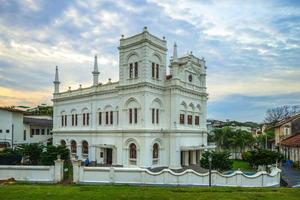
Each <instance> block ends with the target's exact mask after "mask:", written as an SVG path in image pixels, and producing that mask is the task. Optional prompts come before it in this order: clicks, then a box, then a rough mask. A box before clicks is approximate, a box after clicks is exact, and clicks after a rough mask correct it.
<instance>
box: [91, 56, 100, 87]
mask: <svg viewBox="0 0 300 200" xmlns="http://www.w3.org/2000/svg"><path fill="white" fill-rule="evenodd" d="M92 74H93V78H94V80H93V86H96V85H98V77H99V74H100V73H99V71H98V62H97V55H95V62H94V71H93V72H92Z"/></svg>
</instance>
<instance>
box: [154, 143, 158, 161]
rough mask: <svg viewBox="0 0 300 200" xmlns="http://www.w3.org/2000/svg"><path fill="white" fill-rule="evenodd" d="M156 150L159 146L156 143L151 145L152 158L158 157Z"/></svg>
mask: <svg viewBox="0 0 300 200" xmlns="http://www.w3.org/2000/svg"><path fill="white" fill-rule="evenodd" d="M158 151H159V146H158V144H157V143H155V144H154V145H153V152H152V158H153V159H157V158H158Z"/></svg>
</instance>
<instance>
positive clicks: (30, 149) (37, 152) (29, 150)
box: [18, 143, 43, 165]
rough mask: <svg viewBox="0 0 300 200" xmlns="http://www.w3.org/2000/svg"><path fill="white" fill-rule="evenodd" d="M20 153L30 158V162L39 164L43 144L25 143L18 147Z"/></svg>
mask: <svg viewBox="0 0 300 200" xmlns="http://www.w3.org/2000/svg"><path fill="white" fill-rule="evenodd" d="M18 150H19V151H20V153H21V154H22V155H23V156H24V157H25V158H27V159H28V160H29V164H31V165H37V164H39V161H40V159H41V154H42V152H43V145H41V144H37V143H36V144H23V145H21V146H19V147H18Z"/></svg>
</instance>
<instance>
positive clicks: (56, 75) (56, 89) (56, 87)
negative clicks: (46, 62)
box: [53, 66, 60, 94]
mask: <svg viewBox="0 0 300 200" xmlns="http://www.w3.org/2000/svg"><path fill="white" fill-rule="evenodd" d="M53 83H54V94H56V93H59V84H60V82H59V79H58V67H57V66H56V67H55V80H54V81H53Z"/></svg>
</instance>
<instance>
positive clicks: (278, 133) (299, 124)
mask: <svg viewBox="0 0 300 200" xmlns="http://www.w3.org/2000/svg"><path fill="white" fill-rule="evenodd" d="M274 130H275V146H279V144H280V142H281V141H282V140H284V139H285V138H287V137H290V136H292V135H295V134H297V133H300V114H297V115H294V116H291V117H288V118H286V119H284V120H282V121H280V122H278V123H276V124H275V126H274Z"/></svg>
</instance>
